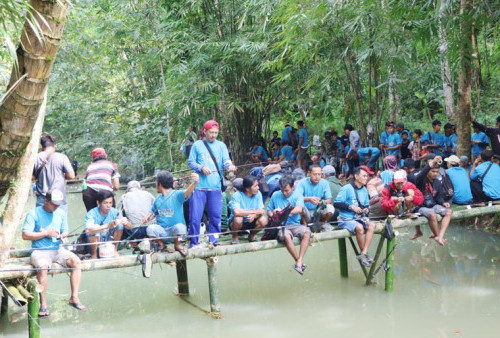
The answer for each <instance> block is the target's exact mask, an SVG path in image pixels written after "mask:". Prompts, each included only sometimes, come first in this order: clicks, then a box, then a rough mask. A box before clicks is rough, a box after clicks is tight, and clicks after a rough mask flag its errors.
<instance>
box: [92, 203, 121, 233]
mask: <svg viewBox="0 0 500 338" xmlns="http://www.w3.org/2000/svg"><path fill="white" fill-rule="evenodd" d="M117 217H118V209H116V208H111V209H110V210H109V212H108V214H107V215H106V216H104V215H102V214H101V212H100V211H99V207H98V206H97V207H95V208H92V209H90V210H89V211H88V212H87V215H85V229H87V228H88V225H89V223H92V222H93V223H94V224H95V225H105V224H108V223H109V222H111V221H113V220H115V219H116V218H117ZM89 221H91V222H89Z"/></svg>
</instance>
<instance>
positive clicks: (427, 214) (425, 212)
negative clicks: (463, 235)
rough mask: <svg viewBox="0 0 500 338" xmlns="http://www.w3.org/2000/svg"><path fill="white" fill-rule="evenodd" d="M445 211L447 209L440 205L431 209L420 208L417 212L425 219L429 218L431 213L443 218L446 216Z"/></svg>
mask: <svg viewBox="0 0 500 338" xmlns="http://www.w3.org/2000/svg"><path fill="white" fill-rule="evenodd" d="M446 210H448V209H447V208H445V207H443V206H442V205H439V204H436V205H435V206H433V207H432V208H426V207H422V208H420V209H418V212H419V213H420V215H422V216H424V217H425V218H429V217H430V215H431V213H432V212H435V213H436V214H438V215H441V216H444V215H446Z"/></svg>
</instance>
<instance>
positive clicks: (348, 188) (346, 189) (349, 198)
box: [335, 184, 370, 220]
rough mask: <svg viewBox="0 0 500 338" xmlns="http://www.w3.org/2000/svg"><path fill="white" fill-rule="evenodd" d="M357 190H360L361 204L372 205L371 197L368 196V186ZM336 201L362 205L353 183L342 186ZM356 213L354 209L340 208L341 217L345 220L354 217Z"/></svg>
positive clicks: (357, 205) (356, 205)
mask: <svg viewBox="0 0 500 338" xmlns="http://www.w3.org/2000/svg"><path fill="white" fill-rule="evenodd" d="M356 190H357V192H358V197H359V201H360V202H361V204H362V205H364V206H368V205H370V197H369V196H368V190H366V187H362V188H361V189H356ZM335 202H343V203H347V204H348V205H351V206H355V207H360V205H359V203H358V200H357V199H356V193H355V192H354V187H353V186H352V184H346V185H344V186H343V187H342V188H340V191H339V194H338V195H337V198H336V199H335ZM355 215H356V213H355V212H354V211H352V210H339V217H341V218H342V219H344V220H349V219H353V218H354V216H355Z"/></svg>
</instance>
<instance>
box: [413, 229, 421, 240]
mask: <svg viewBox="0 0 500 338" xmlns="http://www.w3.org/2000/svg"><path fill="white" fill-rule="evenodd" d="M423 235H424V234H423V233H422V231H416V232H415V234H414V235H413V236H411V237H410V239H411V240H414V239H417V238H419V237H422V236H423Z"/></svg>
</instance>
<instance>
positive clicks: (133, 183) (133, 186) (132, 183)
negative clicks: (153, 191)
mask: <svg viewBox="0 0 500 338" xmlns="http://www.w3.org/2000/svg"><path fill="white" fill-rule="evenodd" d="M140 188H141V183H140V182H139V181H130V182H128V183H127V191H132V189H140Z"/></svg>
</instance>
